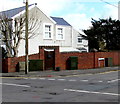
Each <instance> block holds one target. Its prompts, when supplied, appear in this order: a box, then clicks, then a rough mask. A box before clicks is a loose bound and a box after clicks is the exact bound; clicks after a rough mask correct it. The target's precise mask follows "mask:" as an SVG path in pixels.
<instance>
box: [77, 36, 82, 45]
mask: <svg viewBox="0 0 120 104" xmlns="http://www.w3.org/2000/svg"><path fill="white" fill-rule="evenodd" d="M79 39H80V40H81V41H79ZM82 42H83V41H82V37H81V36H77V43H78V44H82Z"/></svg>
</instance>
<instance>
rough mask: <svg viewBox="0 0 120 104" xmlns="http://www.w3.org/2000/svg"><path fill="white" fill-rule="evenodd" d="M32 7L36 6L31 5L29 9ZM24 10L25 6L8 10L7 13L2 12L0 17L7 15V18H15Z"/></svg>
mask: <svg viewBox="0 0 120 104" xmlns="http://www.w3.org/2000/svg"><path fill="white" fill-rule="evenodd" d="M32 5H34V4H31V5H29V7H30V6H32ZM23 10H25V6H23V7H19V8H14V9H10V10H6V11H2V12H0V15H1V14H2V15H5V16H7V17H9V18H11V17H13V16H15V15H16V14H18V13H20V12H22V11H23Z"/></svg>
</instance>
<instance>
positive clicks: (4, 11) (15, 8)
mask: <svg viewBox="0 0 120 104" xmlns="http://www.w3.org/2000/svg"><path fill="white" fill-rule="evenodd" d="M32 5H35V3H34V4H30V5H28V6H29V7H30V6H32ZM23 7H25V6H20V7H16V8H12V9H8V10H4V11H1V12H0V13H2V12H7V11H11V10H15V9H19V8H23Z"/></svg>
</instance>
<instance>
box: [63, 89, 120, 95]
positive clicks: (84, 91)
mask: <svg viewBox="0 0 120 104" xmlns="http://www.w3.org/2000/svg"><path fill="white" fill-rule="evenodd" d="M64 91H71V92H82V93H92V94H102V95H113V96H118V95H120V94H115V93H107V92H105V93H104V92H94V91H86V90H74V89H64Z"/></svg>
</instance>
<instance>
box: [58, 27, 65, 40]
mask: <svg viewBox="0 0 120 104" xmlns="http://www.w3.org/2000/svg"><path fill="white" fill-rule="evenodd" d="M63 39H64V29H63V28H61V27H58V28H57V40H63Z"/></svg>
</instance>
